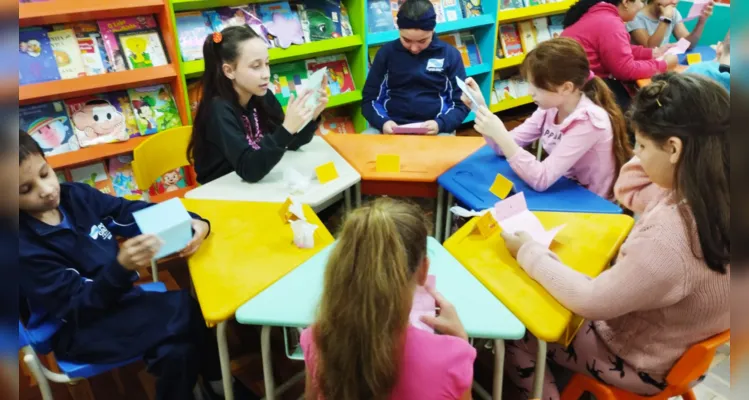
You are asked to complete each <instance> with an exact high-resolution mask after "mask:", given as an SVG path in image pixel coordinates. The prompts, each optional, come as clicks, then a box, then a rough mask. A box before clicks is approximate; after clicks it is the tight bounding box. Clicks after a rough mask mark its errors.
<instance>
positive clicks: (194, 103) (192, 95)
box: [187, 79, 203, 117]
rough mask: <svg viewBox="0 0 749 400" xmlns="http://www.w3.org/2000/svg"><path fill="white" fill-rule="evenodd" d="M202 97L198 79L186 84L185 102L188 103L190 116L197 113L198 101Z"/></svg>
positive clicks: (201, 87)
mask: <svg viewBox="0 0 749 400" xmlns="http://www.w3.org/2000/svg"><path fill="white" fill-rule="evenodd" d="M202 97H203V82H202V81H201V80H200V79H195V80H193V81H191V82H188V83H187V100H188V102H189V103H190V112H191V113H192V116H193V117H195V114H197V113H198V106H199V105H200V99H201V98H202Z"/></svg>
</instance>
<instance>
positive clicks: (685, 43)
mask: <svg viewBox="0 0 749 400" xmlns="http://www.w3.org/2000/svg"><path fill="white" fill-rule="evenodd" d="M691 45H692V42H690V41H689V40H687V39H685V38H681V39H679V41H678V42H676V46H674V47H672V48H670V49H668V51H666V53H665V54H664V56H667V55H669V54H673V55H679V54H684V53H685V52H686V51H687V50H689V46H691Z"/></svg>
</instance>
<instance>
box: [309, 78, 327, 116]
mask: <svg viewBox="0 0 749 400" xmlns="http://www.w3.org/2000/svg"><path fill="white" fill-rule="evenodd" d="M327 87H328V76H327V75H325V77H323V79H322V85H321V86H320V89H318V90H317V92H318V93H319V97H318V98H317V101H318V103H317V107H315V110H314V111H313V112H312V119H317V117H319V116H320V114H322V112H323V111H324V110H325V107H327V106H328V100H329V98H328V91H327V90H326V89H327Z"/></svg>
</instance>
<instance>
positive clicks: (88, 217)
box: [18, 131, 221, 400]
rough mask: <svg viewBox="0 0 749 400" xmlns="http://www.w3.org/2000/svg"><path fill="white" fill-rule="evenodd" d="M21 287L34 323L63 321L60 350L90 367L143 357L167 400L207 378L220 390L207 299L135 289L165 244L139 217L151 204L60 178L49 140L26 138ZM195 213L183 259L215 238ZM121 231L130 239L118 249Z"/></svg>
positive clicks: (56, 340)
mask: <svg viewBox="0 0 749 400" xmlns="http://www.w3.org/2000/svg"><path fill="white" fill-rule="evenodd" d="M19 170H20V175H19V193H18V205H19V211H20V212H19V264H20V267H21V268H20V293H21V297H22V299H23V300H25V301H22V305H25V306H26V307H27V308H28V309H26V310H24V311H27V313H29V314H30V316H29V318H28V321H27V323H26V326H27V328H34V327H38V326H40V325H41V324H45V325H50V324H51V325H54V326H56V327H58V329H57V332H56V333H55V335H54V336H53V338H52V346H53V349H52V350H53V351H54V353H55V356H56V357H57V358H58V359H61V360H68V361H72V362H80V363H92V364H103V363H116V362H122V361H126V360H128V359H132V358H136V357H143V359H144V361H145V362H146V364H147V365H148V371H149V372H150V373H152V374H154V375H155V376H156V377H157V378H158V383H157V387H156V394H157V398H158V399H175V400H177V399H179V400H184V399H192V398H193V388H194V387H195V383H196V382H197V377H198V375H199V374H202V376H203V379H204V381H208V382H211V385H209V386H207V389H206V390H208V391H209V392H208V394H215V393H214V392H215V391H216V389H209V388H210V387H213V386H220V385H217V384H215V382H220V380H221V371H220V367H219V362H218V355H217V354H218V352H217V350H216V339H215V337H212V335H210V334H209V333H210V331H208V329H207V327H206V324H205V321H204V320H203V316H202V312H201V310H200V307H199V305H198V303H197V302H196V301H195V300H194V299H193V298H192V297H191V296H190V294H189V293H188V292H186V291H184V290H176V291H168V292H165V293H154V292H144V291H143V290H141V289H140V288H138V287H136V286H134V285H133V282H135V281H136V280H137V279H138V273H137V272H136V270H137V269H139V268H144V267H147V266H149V265H150V260H151V258H152V257H153V256H154V255H155V254H156V252H157V251H158V249H159V247H160V246H161V242H160V239H158V237H156V236H154V235H141V234H140V232H139V230H138V228H137V225H136V224H135V223H134V220H133V216H132V213H133V212H134V211H137V210H140V209H143V208H146V207H149V206H150V205H151V204H149V203H145V202H141V201H129V200H125V199H122V198H118V197H113V196H110V195H107V194H104V193H101V192H99V191H98V190H96V189H94V188H91V187H89V186H87V185H85V184H81V183H62V184H61V183H59V182H58V180H57V177H56V175H55V173H54V171H53V170H52V168H51V167H50V166H49V164H47V162H46V160H45V158H44V154H43V152H42V150H41V148H40V147H39V145H38V144H37V143H36V142H35V141H34V140H33V139H32V138H31V137H30V136H29V135H28V134H26V133H25V132H23V131H21V132H20V135H19ZM192 216H193V224H192V227H193V231H194V237H193V239H192V240H191V241H190V243H189V244H188V245H187V247H186V248H185V249H184V250H182V253H181V255H182V256H189V255H191V254H192V253H194V252H195V251H196V250H197V249H198V247H199V246H200V244H201V243H202V241H203V239H204V238H205V237H206V236H207V235H208V233H209V230H210V225H209V224H208V221H206V220H204V219H202V218H200V217H199V216H198V215H195V214H192ZM115 236H121V237H125V238H130V239H128V240H126V241H125V242H124V243H123V244H122V246H121V247H120V246H118V243H117V240H116V238H115Z"/></svg>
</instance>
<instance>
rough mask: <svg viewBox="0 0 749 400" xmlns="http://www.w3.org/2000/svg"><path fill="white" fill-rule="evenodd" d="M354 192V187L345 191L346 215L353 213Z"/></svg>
mask: <svg viewBox="0 0 749 400" xmlns="http://www.w3.org/2000/svg"><path fill="white" fill-rule="evenodd" d="M352 190H354V188H353V187H350V188H348V189H346V190H344V191H343V206H344V211H345V212H346V214H348V213H350V212H351V191H352Z"/></svg>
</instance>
